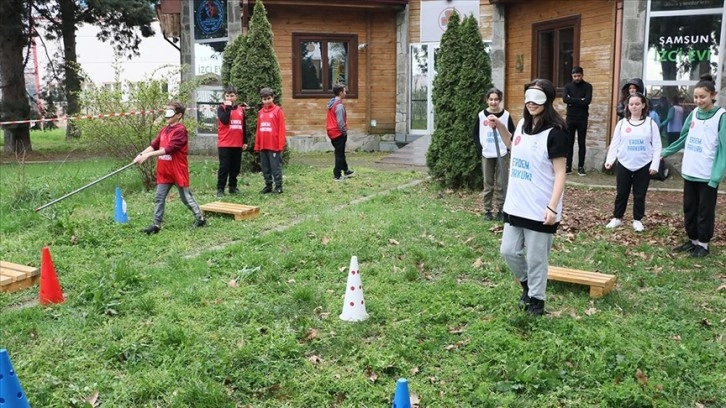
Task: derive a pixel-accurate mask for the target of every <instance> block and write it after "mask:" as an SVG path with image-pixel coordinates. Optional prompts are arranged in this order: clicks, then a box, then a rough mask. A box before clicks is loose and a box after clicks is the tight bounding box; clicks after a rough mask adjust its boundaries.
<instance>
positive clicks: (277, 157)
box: [260, 150, 282, 188]
mask: <svg viewBox="0 0 726 408" xmlns="http://www.w3.org/2000/svg"><path fill="white" fill-rule="evenodd" d="M260 165H261V166H262V178H264V179H265V186H270V187H272V183H273V182H274V183H275V186H276V187H280V188H282V153H278V152H273V151H272V150H262V151H261V152H260Z"/></svg>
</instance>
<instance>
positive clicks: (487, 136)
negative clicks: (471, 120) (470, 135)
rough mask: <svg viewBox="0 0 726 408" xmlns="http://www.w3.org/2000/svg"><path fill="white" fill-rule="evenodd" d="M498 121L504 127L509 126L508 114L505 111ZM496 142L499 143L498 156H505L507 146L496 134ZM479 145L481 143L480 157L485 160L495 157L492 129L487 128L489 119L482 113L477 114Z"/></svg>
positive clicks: (495, 149)
mask: <svg viewBox="0 0 726 408" xmlns="http://www.w3.org/2000/svg"><path fill="white" fill-rule="evenodd" d="M499 120H500V121H501V122H502V123H504V126H508V124H509V112H507V111H506V110H505V111H504V113H502V116H500V117H499ZM497 135H498V137H497V141H498V142H499V154H500V155H501V156H506V155H507V145H505V144H504V141H503V140H502V135H499V134H498V133H497ZM479 143H481V155H482V157H485V158H487V159H492V158H495V157H497V146H496V145H495V144H494V129H492V128H490V127H489V119H487V116H486V115H485V112H484V111H481V112H479Z"/></svg>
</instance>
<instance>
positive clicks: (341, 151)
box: [326, 84, 355, 181]
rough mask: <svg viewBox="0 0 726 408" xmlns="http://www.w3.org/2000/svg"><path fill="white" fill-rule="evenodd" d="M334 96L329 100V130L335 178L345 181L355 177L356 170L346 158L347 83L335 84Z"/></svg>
mask: <svg viewBox="0 0 726 408" xmlns="http://www.w3.org/2000/svg"><path fill="white" fill-rule="evenodd" d="M333 94H334V95H335V96H334V97H333V98H330V101H328V120H327V126H326V127H327V130H328V137H329V138H330V143H332V144H333V149H335V167H334V168H333V179H334V180H335V181H343V180H345V179H346V178H348V177H353V175H355V172H354V171H353V170H350V169H349V168H348V162H347V161H346V160H345V143H346V142H347V141H348V115H347V114H346V112H345V106H344V105H343V99H345V85H341V84H335V86H333Z"/></svg>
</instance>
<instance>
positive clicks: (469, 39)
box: [450, 15, 493, 189]
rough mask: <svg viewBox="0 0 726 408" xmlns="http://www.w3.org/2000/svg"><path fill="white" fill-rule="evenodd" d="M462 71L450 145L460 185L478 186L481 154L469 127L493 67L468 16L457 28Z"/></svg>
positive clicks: (477, 26)
mask: <svg viewBox="0 0 726 408" xmlns="http://www.w3.org/2000/svg"><path fill="white" fill-rule="evenodd" d="M459 34H460V39H461V44H460V51H461V55H460V60H461V64H462V67H461V71H460V72H459V82H458V84H457V85H456V95H457V97H456V111H457V112H456V121H455V124H454V128H455V131H454V133H453V135H452V136H454V137H452V139H453V140H452V144H451V146H450V148H452V149H453V150H454V154H455V157H459V158H460V159H459V161H460V166H461V175H460V177H461V185H462V186H465V187H467V188H471V189H481V188H482V186H483V183H482V181H483V180H482V172H481V154H480V152H478V151H477V150H476V147H475V146H476V145H475V144H474V143H473V141H472V138H471V131H472V126H473V124H474V122H475V120H474V119H475V118H476V116H477V114H478V113H479V111H480V110H482V109H483V107H484V106H483V101H484V93H485V92H486V91H487V90H488V89H490V88H492V86H493V85H492V68H491V61H490V59H489V54H487V52H486V47H485V46H484V42H483V41H482V37H481V32H480V31H479V25H478V23H477V19H476V18H475V17H474V16H472V15H469V16H468V17H466V18H465V19H464V22H463V23H462V25H461V27H460V28H459Z"/></svg>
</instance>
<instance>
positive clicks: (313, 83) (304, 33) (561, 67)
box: [161, 0, 726, 169]
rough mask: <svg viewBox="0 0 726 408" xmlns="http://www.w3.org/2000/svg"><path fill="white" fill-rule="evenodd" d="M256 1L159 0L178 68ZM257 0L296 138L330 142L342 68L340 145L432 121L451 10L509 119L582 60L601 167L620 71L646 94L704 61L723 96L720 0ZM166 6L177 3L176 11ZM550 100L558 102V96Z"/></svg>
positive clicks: (220, 45) (397, 139)
mask: <svg viewBox="0 0 726 408" xmlns="http://www.w3.org/2000/svg"><path fill="white" fill-rule="evenodd" d="M254 4H255V0H161V9H162V11H161V13H162V15H161V17H163V18H162V21H169V22H170V23H169V24H167V25H175V24H180V25H181V30H179V31H178V32H177V33H178V34H176V35H180V36H181V51H182V58H181V59H182V63H183V64H184V65H186V66H189V67H190V71H189V72H187V73H186V75H187V76H194V75H200V74H203V73H209V72H212V73H219V70H220V69H221V52H222V51H223V49H224V46H225V45H226V44H227V42H228V41H230V40H232V39H234V38H235V37H236V36H238V35H240V34H242V33H243V32H244V31H245V30H246V25H247V22H246V20H247V18H246V17H245V16H248V15H249V14H250V12H251V10H252V8H253V7H254ZM264 4H265V8H266V10H267V17H268V20H269V21H270V24H271V26H272V31H273V34H274V48H275V51H276V53H277V57H278V61H279V63H280V68H281V71H282V78H283V84H282V85H283V99H282V105H283V108H284V109H285V112H286V117H287V122H288V134H289V135H290V137H289V138H288V142H289V145H290V146H291V147H292V148H293V149H295V150H300V151H308V150H329V149H331V146H330V143H329V142H328V140H327V138H326V137H325V106H326V104H327V102H328V100H329V99H330V97H331V96H332V91H331V88H332V84H333V83H335V82H344V83H345V84H346V85H347V86H348V88H349V90H350V92H349V93H348V100H347V107H348V124H349V128H350V131H349V135H350V138H349V146H348V147H349V149H357V148H360V149H365V150H388V149H395V148H396V145H400V144H402V143H408V142H411V141H413V140H415V139H416V138H418V137H420V136H422V135H426V134H431V133H432V132H433V127H434V118H433V105H432V102H431V89H432V84H433V78H434V76H435V69H434V56H435V52H436V51H435V50H436V49H437V48H438V45H439V41H440V37H441V34H442V33H443V31H445V28H446V22H447V20H448V16H449V15H450V13H452V12H454V10H455V11H456V12H458V13H459V14H465V15H468V14H474V15H477V16H478V19H479V26H480V32H481V34H482V38H483V40H484V42H485V43H486V44H487V46H488V47H489V50H490V51H489V52H490V55H491V61H492V80H493V83H494V85H495V86H497V87H498V88H500V89H502V90H503V91H504V104H505V107H506V108H507V109H508V110H509V111H510V112H512V113H513V116H514V117H515V119H518V118H520V117H521V115H522V112H523V109H524V107H523V104H522V100H523V98H524V95H523V94H524V90H523V85H524V84H525V83H526V82H528V81H530V80H531V79H533V78H538V77H539V78H547V79H550V80H552V81H553V82H554V83H555V85H556V86H557V88H558V89H559V90H560V96H561V90H562V87H563V86H564V84H566V83H567V82H569V81H570V72H571V69H572V67H573V66H576V65H579V66H582V67H583V68H584V71H585V80H586V81H588V82H590V83H591V84H592V85H593V88H594V92H593V101H592V103H591V105H590V120H589V127H588V136H587V145H588V146H587V147H588V153H587V160H586V166H587V167H588V168H597V169H599V168H600V167H601V166H602V163H603V162H604V159H605V153H606V148H607V146H608V143H609V140H610V135H611V134H612V128H613V126H614V124H615V118H616V116H615V106H616V105H617V101H618V97H619V92H620V88H621V85H622V84H623V83H624V82H625V81H626V80H627V79H629V78H635V77H637V78H642V79H643V80H644V82H645V84H646V89H647V92H648V96H649V97H650V98H653V99H659V100H660V98H661V97H664V98H663V99H668V98H670V97H672V96H676V95H677V96H680V97H682V98H683V99H684V100H686V101H688V100H689V98H690V95H691V94H692V90H693V85H695V83H696V81H697V80H698V76H699V75H700V74H702V73H704V72H711V73H712V74H713V76H714V77H715V78H716V80H717V88H720V89H722V90H723V91H724V92H721V93H720V94H721V100H720V102H721V104H722V105H724V104H726V88H725V87H724V84H725V83H726V75H724V66H725V64H724V54H726V52H725V51H726V50H725V49H724V46H723V44H722V41H723V40H722V39H723V38H726V30H725V29H724V24H723V20H724V18H726V7H724V0H699V1H697V2H694V1H692V0H627V1H626V0H578V1H560V0H537V1H534V0H356V1H328V0H265V1H264ZM179 6H180V7H179ZM164 10H166V12H165V11H164ZM214 10H219V12H213V11H214ZM164 13H180V18H179V19H175V18H169V16H164V15H163V14H164ZM176 21H178V22H179V23H175V22H176ZM165 31H167V29H166V28H165ZM168 31H169V33H170V34H169V35H170V36H173V35H175V34H173V31H172V30H171V29H168ZM686 37H687V38H686ZM692 40H695V41H696V42H695V43H694V42H693V41H692ZM686 41H688V42H689V43H687V44H684V42H686ZM483 92H485V90H481V93H483ZM220 93H221V84H213V85H211V86H206V87H201V88H200V89H198V91H197V107H198V108H199V110H198V112H199V116H198V118H199V119H200V122H201V123H202V126H201V127H200V129H199V131H198V136H199V137H197V138H195V141H194V144H195V149H197V150H200V149H207V150H212V149H213V148H214V146H215V143H216V139H215V138H214V129H215V127H216V118H215V115H214V112H213V109H212V108H213V107H214V106H215V105H216V103H218V100H219V99H220ZM472 97H477V98H478V97H480V96H479V95H473V96H472ZM556 106H557V108H558V109H559V110H560V111H561V112H562V113H563V114H564V113H565V106H564V104H563V103H562V100H561V99H560V98H558V99H556Z"/></svg>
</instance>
